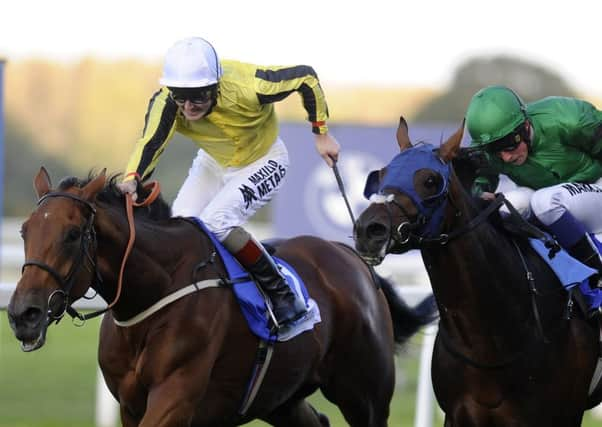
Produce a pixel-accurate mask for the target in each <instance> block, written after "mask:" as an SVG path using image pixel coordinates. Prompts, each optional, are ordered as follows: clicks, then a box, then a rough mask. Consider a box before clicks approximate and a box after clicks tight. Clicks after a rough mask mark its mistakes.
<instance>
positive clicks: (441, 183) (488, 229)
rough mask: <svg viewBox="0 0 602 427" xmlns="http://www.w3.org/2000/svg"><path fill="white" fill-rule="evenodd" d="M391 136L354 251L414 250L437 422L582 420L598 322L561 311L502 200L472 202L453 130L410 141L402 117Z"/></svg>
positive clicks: (462, 425) (566, 424)
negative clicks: (427, 305) (446, 135)
mask: <svg viewBox="0 0 602 427" xmlns="http://www.w3.org/2000/svg"><path fill="white" fill-rule="evenodd" d="M397 136H398V143H399V146H400V148H401V152H400V154H398V155H397V156H396V157H395V158H394V159H393V160H392V161H391V163H390V164H389V165H388V166H387V167H386V168H384V169H382V170H381V171H379V172H378V173H374V174H372V175H371V177H370V178H369V180H368V182H367V188H366V190H367V191H366V193H367V194H370V193H372V194H374V195H373V196H371V201H372V203H371V204H370V205H369V206H368V208H366V210H365V211H364V212H363V213H362V214H361V215H360V217H359V219H358V221H357V224H356V228H355V238H356V249H357V250H358V251H359V252H360V254H361V255H362V256H364V257H365V259H366V260H369V261H370V262H371V263H373V264H377V263H379V262H380V261H381V260H382V258H383V257H384V256H385V255H386V254H387V253H403V252H405V251H407V250H410V249H419V250H420V251H421V254H422V258H423V261H424V264H425V266H426V269H427V271H428V274H429V278H430V281H431V286H432V288H433V293H434V295H435V299H436V301H437V305H438V307H439V312H440V322H439V332H438V335H437V338H436V341H435V347H434V352H433V358H432V380H433V387H434V390H435V394H436V397H437V400H438V403H439V405H440V407H441V409H442V410H443V412H444V413H445V426H446V427H535V426H546V427H576V426H579V425H581V420H582V417H583V413H584V411H585V410H586V409H588V408H591V407H592V406H594V405H595V404H596V403H598V402H600V400H601V399H602V391H601V390H600V388H599V387H598V388H597V389H596V390H592V391H593V393H588V391H589V388H590V381H591V379H592V374H593V372H594V367H595V366H596V360H597V358H598V354H599V353H598V329H597V325H596V324H592V323H590V322H588V321H586V320H584V319H583V317H582V316H581V315H580V313H572V314H571V315H570V316H567V315H566V314H567V307H570V305H568V296H567V292H566V291H565V290H564V288H562V287H561V285H560V283H559V281H558V279H557V278H556V276H555V274H554V273H553V272H552V270H551V269H550V268H549V267H548V265H547V264H546V263H545V261H543V260H542V259H541V258H540V257H539V256H538V255H537V254H536V253H535V251H534V250H533V249H532V248H531V247H530V245H529V243H528V240H527V239H526V238H525V237H524V236H523V235H522V234H521V233H517V234H512V233H509V232H507V231H505V228H504V227H503V225H504V224H505V222H503V221H502V217H501V216H500V215H499V213H498V211H497V209H498V208H499V207H500V201H503V198H502V197H501V196H499V195H498V197H497V199H496V200H495V201H494V202H491V203H489V204H487V203H485V206H481V205H480V204H479V201H478V200H475V199H473V198H471V197H470V196H469V195H468V192H467V191H466V190H467V189H468V188H469V186H470V184H471V182H472V181H473V180H474V178H475V177H476V172H477V170H476V167H477V166H478V164H475V162H474V161H473V160H474V153H473V154H472V155H469V152H467V151H466V150H463V151H460V142H461V139H462V129H460V130H459V131H458V132H457V133H456V134H455V135H453V136H452V137H451V138H450V139H449V140H448V141H446V142H445V143H444V144H443V145H442V146H441V147H440V148H439V149H435V148H434V147H432V146H429V145H428V144H423V145H416V146H412V145H411V144H410V140H409V137H408V129H407V124H406V123H405V120H403V119H402V120H401V123H400V127H399V130H398V135H397ZM374 190H377V191H376V192H374ZM520 224H521V223H520V222H519V225H520ZM522 225H523V226H524V227H525V230H531V231H532V232H533V234H534V235H535V234H537V233H536V231H538V230H536V229H530V228H529V226H528V224H525V223H522ZM517 228H518V227H517ZM518 229H519V230H520V228H518ZM548 243H550V242H548Z"/></svg>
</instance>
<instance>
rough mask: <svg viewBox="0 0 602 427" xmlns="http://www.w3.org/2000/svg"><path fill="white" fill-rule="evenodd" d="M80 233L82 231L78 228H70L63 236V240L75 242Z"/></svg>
mask: <svg viewBox="0 0 602 427" xmlns="http://www.w3.org/2000/svg"><path fill="white" fill-rule="evenodd" d="M81 235H82V232H81V230H80V229H79V228H72V229H70V230H69V231H68V232H67V235H66V236H65V242H66V243H73V242H76V241H77V240H79V238H80V236H81Z"/></svg>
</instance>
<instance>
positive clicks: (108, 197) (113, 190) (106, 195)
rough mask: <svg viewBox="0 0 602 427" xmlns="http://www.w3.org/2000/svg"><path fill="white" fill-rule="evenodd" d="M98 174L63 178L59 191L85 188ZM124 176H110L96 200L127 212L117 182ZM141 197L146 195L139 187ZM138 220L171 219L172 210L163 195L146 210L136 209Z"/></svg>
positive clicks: (118, 174)
mask: <svg viewBox="0 0 602 427" xmlns="http://www.w3.org/2000/svg"><path fill="white" fill-rule="evenodd" d="M97 176H98V174H97V173H96V172H94V171H92V170H91V171H90V172H88V176H87V177H86V178H78V177H75V176H68V177H65V178H63V179H62V180H61V181H60V182H59V184H58V188H57V190H58V191H65V190H67V189H69V188H72V187H77V188H83V187H84V186H86V184H88V183H89V182H90V181H92V180H93V179H94V178H96V177H97ZM121 176H122V174H120V173H116V174H112V175H110V176H109V178H108V179H107V181H106V184H105V186H104V188H103V189H102V190H101V191H100V192H99V193H98V195H97V197H96V200H97V202H99V203H103V204H106V205H109V206H112V207H116V208H119V209H121V210H123V211H124V212H125V203H124V196H123V194H122V193H121V191H120V190H119V189H118V188H117V182H119V181H120V179H121ZM138 194H139V197H142V198H144V197H145V194H144V192H143V190H141V189H140V186H139V192H138ZM135 213H136V218H145V219H147V220H149V221H159V220H166V219H169V218H171V209H170V207H169V205H168V204H167V202H166V201H165V200H164V199H163V197H162V196H161V195H159V197H157V199H156V200H155V201H154V202H153V203H151V205H150V206H149V207H148V208H146V209H135Z"/></svg>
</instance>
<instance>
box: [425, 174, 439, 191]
mask: <svg viewBox="0 0 602 427" xmlns="http://www.w3.org/2000/svg"><path fill="white" fill-rule="evenodd" d="M424 185H425V186H426V187H427V188H429V189H433V188H435V189H437V188H439V187H440V186H441V176H439V175H431V176H429V177H428V178H427V180H426V182H425V183H424Z"/></svg>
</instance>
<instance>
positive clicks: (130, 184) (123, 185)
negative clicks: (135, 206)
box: [117, 179, 138, 202]
mask: <svg viewBox="0 0 602 427" xmlns="http://www.w3.org/2000/svg"><path fill="white" fill-rule="evenodd" d="M117 188H118V189H119V191H121V193H122V194H131V196H132V201H133V202H135V201H136V199H137V198H138V194H136V189H137V188H138V183H137V182H136V180H135V179H130V180H128V181H123V182H120V183H118V184H117Z"/></svg>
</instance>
